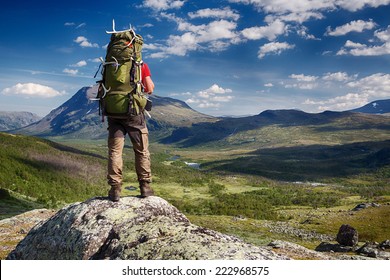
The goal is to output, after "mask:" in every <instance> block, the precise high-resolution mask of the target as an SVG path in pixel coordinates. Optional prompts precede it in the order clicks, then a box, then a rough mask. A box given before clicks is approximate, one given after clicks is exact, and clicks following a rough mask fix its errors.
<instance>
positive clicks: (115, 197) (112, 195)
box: [108, 184, 122, 202]
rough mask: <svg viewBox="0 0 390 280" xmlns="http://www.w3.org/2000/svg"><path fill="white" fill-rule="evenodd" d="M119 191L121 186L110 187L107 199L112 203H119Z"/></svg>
mask: <svg viewBox="0 0 390 280" xmlns="http://www.w3.org/2000/svg"><path fill="white" fill-rule="evenodd" d="M121 189H122V186H121V184H118V185H112V186H111V189H110V190H109V191H108V198H109V199H110V200H111V201H114V202H117V201H119V198H120V197H121Z"/></svg>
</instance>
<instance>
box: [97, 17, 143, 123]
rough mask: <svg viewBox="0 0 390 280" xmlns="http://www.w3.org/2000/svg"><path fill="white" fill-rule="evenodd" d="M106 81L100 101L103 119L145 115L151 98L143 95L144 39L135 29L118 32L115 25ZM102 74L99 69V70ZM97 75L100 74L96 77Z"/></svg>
mask: <svg viewBox="0 0 390 280" xmlns="http://www.w3.org/2000/svg"><path fill="white" fill-rule="evenodd" d="M113 29H114V31H113V32H107V33H111V34H112V35H111V40H110V43H109V44H108V47H107V53H106V59H105V61H103V59H102V58H101V60H102V64H101V65H103V69H102V72H101V73H102V80H101V81H99V82H98V83H99V84H100V85H99V90H98V94H97V97H96V99H98V100H99V107H100V112H101V113H102V115H103V116H108V117H112V118H119V119H126V118H128V117H131V116H137V115H139V114H140V113H141V112H143V110H144V108H145V106H146V104H147V102H148V99H147V98H146V97H145V96H144V95H143V93H142V83H141V80H142V75H141V73H142V72H141V67H142V64H143V61H142V45H143V38H142V37H141V36H140V35H138V34H136V33H135V32H134V30H133V29H130V30H126V31H115V26H114V23H113ZM98 71H99V70H98ZM95 76H96V75H95Z"/></svg>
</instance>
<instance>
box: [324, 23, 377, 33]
mask: <svg viewBox="0 0 390 280" xmlns="http://www.w3.org/2000/svg"><path fill="white" fill-rule="evenodd" d="M375 26H376V23H375V22H373V21H372V20H371V19H370V20H369V21H364V20H354V21H351V22H349V23H347V24H344V25H342V26H338V27H336V28H335V29H334V30H332V29H331V27H330V26H328V28H327V32H326V35H329V36H343V35H346V34H348V33H350V32H363V31H364V30H371V29H373V28H375Z"/></svg>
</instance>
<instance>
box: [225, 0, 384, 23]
mask: <svg viewBox="0 0 390 280" xmlns="http://www.w3.org/2000/svg"><path fill="white" fill-rule="evenodd" d="M229 2H231V3H242V4H245V5H253V6H254V7H255V8H257V9H258V10H259V11H263V12H265V13H267V14H273V15H277V16H281V17H285V20H286V16H288V17H290V19H291V20H294V21H297V22H301V21H302V19H305V20H308V19H310V18H311V17H313V16H314V17H320V16H322V15H321V13H322V12H326V11H331V10H336V9H344V10H348V11H351V12H355V11H357V10H360V9H362V8H364V7H374V8H376V7H379V6H381V5H388V4H389V3H390V0H299V1H291V0H229Z"/></svg>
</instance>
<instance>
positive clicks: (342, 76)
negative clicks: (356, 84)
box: [322, 72, 356, 82]
mask: <svg viewBox="0 0 390 280" xmlns="http://www.w3.org/2000/svg"><path fill="white" fill-rule="evenodd" d="M355 78H356V76H354V77H351V76H349V75H348V74H347V73H346V72H335V73H326V74H324V75H323V76H322V79H323V80H325V81H336V82H347V81H350V80H353V79H355Z"/></svg>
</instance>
